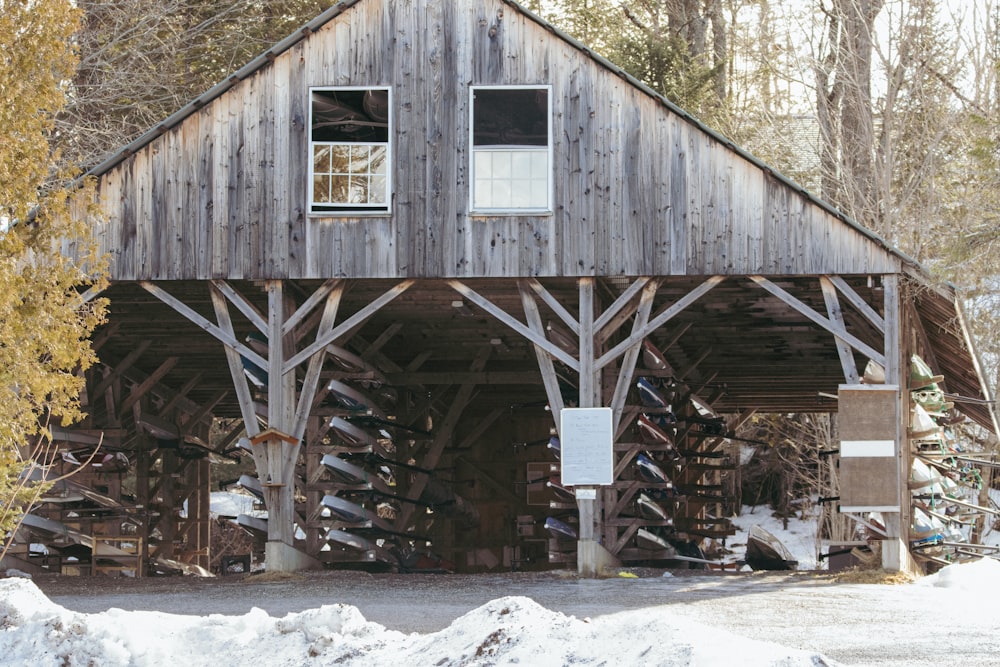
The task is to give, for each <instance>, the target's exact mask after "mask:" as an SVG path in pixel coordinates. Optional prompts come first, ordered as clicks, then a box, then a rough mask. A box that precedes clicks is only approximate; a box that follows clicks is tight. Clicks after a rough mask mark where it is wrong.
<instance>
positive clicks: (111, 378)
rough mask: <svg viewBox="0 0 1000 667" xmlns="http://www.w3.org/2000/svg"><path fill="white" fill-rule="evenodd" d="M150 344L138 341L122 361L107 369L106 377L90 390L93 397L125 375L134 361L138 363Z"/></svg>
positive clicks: (147, 341)
mask: <svg viewBox="0 0 1000 667" xmlns="http://www.w3.org/2000/svg"><path fill="white" fill-rule="evenodd" d="M152 344H153V341H151V340H144V341H140V343H139V344H138V345H136V346H135V348H134V349H133V350H132V351H131V352H129V353H128V354H127V355H126V356H125V358H124V359H122V360H121V361H119V362H118V363H117V364H115V365H114V367H112V368H110V369H109V371H110V372H109V373H108V374H107V375H106V376H104V379H103V380H101V381H100V382H98V383H97V386H96V387H94V388H93V389H92V390H91V391H92V392H93V394H94V396H100V395H101V394H103V393H104V391H105V390H106V389H108V388H109V387H110V386H111V384H112V383H113V382H115V381H116V380H118V379H120V378H121V377H122V376H123V375H124V374H125V371H127V370H128V369H129V368H130V367H131V366H132V365H133V364H134V363H135V362H136V361H138V360H139V357H141V356H142V355H143V354H144V353H145V352H146V350H148V349H149V346H150V345H152Z"/></svg>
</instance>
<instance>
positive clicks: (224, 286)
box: [211, 280, 267, 333]
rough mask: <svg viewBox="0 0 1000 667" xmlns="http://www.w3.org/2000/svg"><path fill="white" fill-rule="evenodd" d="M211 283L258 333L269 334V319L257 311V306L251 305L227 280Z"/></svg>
mask: <svg viewBox="0 0 1000 667" xmlns="http://www.w3.org/2000/svg"><path fill="white" fill-rule="evenodd" d="M211 282H212V286H213V287H215V288H216V289H217V290H219V292H221V293H222V295H223V296H225V297H226V298H227V299H229V302H230V303H232V304H233V305H234V306H236V310H238V311H240V312H241V313H243V316H244V317H246V318H247V319H248V320H249V321H250V324H252V325H254V327H255V328H256V329H257V331H259V332H261V333H267V318H265V317H264V315H263V313H261V312H260V311H259V310H257V306H255V305H253V304H252V303H250V301H249V300H248V299H246V297H244V296H243V295H242V294H240V293H239V292H237V291H236V290H235V289H233V287H232V286H231V285H230V284H229V283H227V282H226V281H225V280H213V281H211Z"/></svg>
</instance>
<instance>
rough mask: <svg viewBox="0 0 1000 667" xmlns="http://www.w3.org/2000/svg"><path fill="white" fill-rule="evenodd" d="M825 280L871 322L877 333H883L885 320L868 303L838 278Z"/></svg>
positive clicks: (830, 277)
mask: <svg viewBox="0 0 1000 667" xmlns="http://www.w3.org/2000/svg"><path fill="white" fill-rule="evenodd" d="M826 278H827V279H828V280H829V281H830V282H831V283H833V285H834V287H836V288H837V289H838V290H840V293H841V294H842V295H844V298H845V299H847V301H848V303H850V304H851V305H852V306H854V308H855V309H857V311H858V312H859V313H861V314H862V315H864V316H865V319H867V320H868V321H869V322H871V323H872V325H873V326H874V327H875V328H876V329H878V332H879V333H885V320H884V319H883V318H882V316H881V315H879V314H878V312H876V310H875V309H874V308H872V307H871V306H870V305H868V302H866V301H865V300H864V299H862V298H861V295H860V294H858V293H857V292H856V291H854V289H853V288H852V287H851V286H850V285H848V284H847V281H846V280H844V279H843V278H841V277H840V276H826Z"/></svg>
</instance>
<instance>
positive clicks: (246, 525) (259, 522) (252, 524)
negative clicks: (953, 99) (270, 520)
mask: <svg viewBox="0 0 1000 667" xmlns="http://www.w3.org/2000/svg"><path fill="white" fill-rule="evenodd" d="M236 524H237V525H238V526H239V527H240V528H242V529H243V530H245V531H247V532H248V533H250V534H251V535H252V536H254V537H258V538H260V539H264V540H266V539H267V519H264V518H262V517H259V516H250V515H249V514H240V515H239V516H237V517H236Z"/></svg>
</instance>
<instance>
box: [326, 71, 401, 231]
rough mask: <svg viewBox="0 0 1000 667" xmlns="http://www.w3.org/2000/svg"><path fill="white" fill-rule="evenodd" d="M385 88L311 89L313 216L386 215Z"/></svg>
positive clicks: (387, 119) (387, 131)
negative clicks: (340, 213) (336, 213)
mask: <svg viewBox="0 0 1000 667" xmlns="http://www.w3.org/2000/svg"><path fill="white" fill-rule="evenodd" d="M390 92H391V91H390V90H389V89H388V88H313V89H312V90H311V91H310V98H311V101H310V105H309V151H310V154H311V156H312V162H311V165H310V176H311V178H310V179H309V201H310V209H311V210H312V211H313V212H324V211H388V210H389V201H390V196H391V193H392V187H391V173H390V172H391V170H390V168H389V166H390V155H391V151H390V142H389V138H390V137H391V136H392V127H391V115H392V114H391V113H390V111H389V110H390V109H391V108H392V106H391V95H390Z"/></svg>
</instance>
